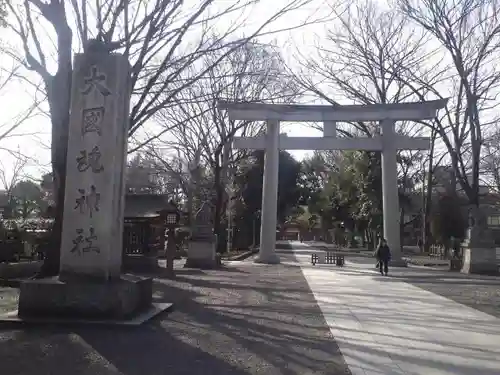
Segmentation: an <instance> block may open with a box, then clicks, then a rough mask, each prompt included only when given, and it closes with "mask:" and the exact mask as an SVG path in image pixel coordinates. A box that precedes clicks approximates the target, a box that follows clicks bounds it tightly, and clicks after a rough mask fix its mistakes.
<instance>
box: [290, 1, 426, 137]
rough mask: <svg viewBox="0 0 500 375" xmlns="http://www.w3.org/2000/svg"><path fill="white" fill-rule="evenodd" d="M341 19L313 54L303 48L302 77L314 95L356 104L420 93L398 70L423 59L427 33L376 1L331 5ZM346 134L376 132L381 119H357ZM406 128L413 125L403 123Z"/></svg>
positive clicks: (396, 100) (299, 74) (336, 102)
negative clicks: (399, 74)
mask: <svg viewBox="0 0 500 375" xmlns="http://www.w3.org/2000/svg"><path fill="white" fill-rule="evenodd" d="M331 7H332V12H333V14H334V15H335V16H336V22H335V23H333V24H332V26H329V27H328V28H327V29H326V36H325V38H324V39H321V40H319V41H318V42H317V45H316V48H315V50H316V52H315V53H314V54H313V55H310V54H308V55H304V54H303V53H302V52H300V51H299V52H298V61H299V64H300V66H301V67H302V69H300V70H299V71H297V72H296V73H295V75H296V79H297V81H298V82H299V83H300V84H301V85H302V87H303V88H304V89H306V90H308V91H309V92H310V93H311V94H312V95H313V96H314V97H315V98H317V99H319V100H321V101H323V102H326V103H329V104H331V105H334V106H335V105H339V102H340V101H349V102H351V103H356V104H375V103H384V104H385V103H401V102H405V101H411V100H412V99H414V98H415V95H414V94H413V93H412V91H411V90H410V89H408V88H407V87H405V85H404V84H402V83H401V82H399V81H398V80H397V79H396V78H397V76H396V75H395V73H394V70H396V69H399V67H401V66H405V67H407V68H408V69H411V67H412V66H414V65H416V64H417V63H418V61H419V60H420V59H421V58H422V56H421V54H422V53H421V50H420V47H421V46H422V45H423V44H424V43H425V40H424V39H422V35H421V34H422V33H420V34H419V33H418V32H417V31H416V30H412V29H410V28H409V27H408V23H407V22H406V20H405V19H404V18H403V17H400V16H399V15H398V14H396V13H395V12H393V11H390V10H381V9H380V7H379V5H378V4H376V2H373V1H371V0H365V1H357V2H353V3H348V5H347V7H346V8H339V7H338V6H337V4H332V5H331ZM349 125H350V126H349V127H348V128H347V129H345V128H344V129H345V130H347V131H344V132H342V134H344V135H347V136H351V135H352V134H353V131H354V132H356V133H361V134H363V135H365V136H372V135H373V131H374V130H375V129H377V125H376V124H371V123H362V122H360V123H353V124H349ZM403 126H404V128H405V131H406V132H418V131H420V129H419V128H418V127H417V129H414V130H412V129H411V128H410V124H404V125H403Z"/></svg>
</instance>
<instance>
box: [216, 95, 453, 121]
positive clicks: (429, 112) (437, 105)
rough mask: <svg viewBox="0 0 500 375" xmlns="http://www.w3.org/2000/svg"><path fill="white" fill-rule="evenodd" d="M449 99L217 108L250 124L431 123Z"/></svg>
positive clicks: (231, 104)
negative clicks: (361, 103) (270, 121)
mask: <svg viewBox="0 0 500 375" xmlns="http://www.w3.org/2000/svg"><path fill="white" fill-rule="evenodd" d="M447 102H448V99H439V100H431V101H423V102H411V103H391V104H366V105H357V104H356V105H337V106H332V105H303V104H264V103H251V102H229V101H222V100H221V101H219V103H218V108H219V109H221V110H227V112H228V114H229V118H230V119H231V120H248V121H266V120H277V121H303V122H322V121H347V122H350V121H382V120H394V121H405V120H407V121H411V120H429V119H432V118H434V117H436V114H437V111H438V110H439V109H442V108H444V107H445V106H446V103H447Z"/></svg>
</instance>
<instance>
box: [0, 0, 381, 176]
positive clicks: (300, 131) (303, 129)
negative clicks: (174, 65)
mask: <svg viewBox="0 0 500 375" xmlns="http://www.w3.org/2000/svg"><path fill="white" fill-rule="evenodd" d="M189 1H191V2H193V3H196V2H197V1H198V0H189ZM288 1H290V0H273V1H272V2H270V1H267V0H265V1H261V2H260V4H259V5H258V6H255V7H254V8H252V9H250V10H249V11H248V12H247V13H246V16H247V17H248V19H249V22H248V23H247V25H246V28H247V29H248V30H252V29H253V28H254V27H255V26H257V25H258V24H259V22H261V20H262V19H264V18H265V17H269V16H271V15H272V14H274V12H275V11H276V9H278V8H280V7H283V6H284V5H285V4H287V3H288ZM333 1H335V0H311V2H310V4H309V5H308V6H306V7H304V8H302V9H301V10H300V11H295V12H293V13H290V14H288V15H287V16H286V17H283V18H281V19H279V20H278V21H276V22H274V23H273V25H272V28H273V29H274V30H276V29H286V28H289V27H290V25H293V24H300V23H301V22H302V21H303V20H304V19H306V18H308V17H311V16H312V17H320V16H325V15H326V14H327V12H328V10H329V8H328V7H327V6H325V3H332V2H333ZM379 1H380V3H381V4H383V2H384V1H385V0H379ZM220 3H221V4H223V5H224V6H227V4H228V3H227V1H226V0H220ZM230 21H231V20H229V19H228V20H227V22H230ZM332 22H333V21H331V22H328V24H313V25H309V26H305V27H301V28H299V29H294V30H290V31H285V32H281V33H278V34H272V35H268V36H265V37H260V38H259V41H261V42H264V43H265V42H272V43H273V44H275V45H278V46H280V47H281V49H282V51H281V52H282V54H283V55H284V58H285V60H286V61H287V63H289V64H291V65H292V66H293V64H294V56H295V55H296V52H297V49H300V52H301V54H302V55H305V56H307V55H308V53H313V52H314V50H315V47H314V46H315V43H317V41H318V40H321V38H322V37H324V35H325V28H326V27H327V26H331V25H332ZM217 25H218V26H219V27H221V30H224V29H225V28H227V24H224V23H223V22H218V24H217ZM44 31H45V30H44ZM49 35H50V31H47V32H46V36H45V37H42V38H43V41H42V42H43V43H46V46H47V48H49V49H50V48H51V47H52V46H51V43H52V41H51V38H50V36H49ZM17 40H18V39H17V37H16V36H15V35H13V34H12V33H11V32H9V31H8V30H5V29H0V43H2V45H3V46H5V45H9V46H10V47H12V48H14V49H17V51H18V52H19V53H20V54H22V49H21V48H20V47H21V46H20V45H19V43H16V41H17ZM12 65H13V62H12V60H10V59H8V58H6V56H2V57H1V58H0V67H1V68H2V70H3V71H0V85H1V84H2V82H3V81H4V80H5V78H6V77H7V75H6V74H7V73H6V72H8V71H9V70H11V68H12ZM54 67H55V65H52V68H54ZM19 73H20V74H21V75H24V76H27V77H29V78H30V81H31V82H32V83H31V84H30V83H28V82H27V81H26V80H21V79H12V80H10V81H9V83H8V84H7V85H6V86H5V87H3V89H1V90H0V109H1V113H2V116H1V117H0V134H2V133H3V132H4V131H5V130H6V129H8V127H9V126H11V125H12V124H13V123H14V122H15V121H16V119H18V118H20V116H21V117H22V116H23V115H24V114H25V113H26V112H27V111H28V110H29V109H30V108H31V107H32V105H33V103H34V101H35V100H40V98H41V97H42V96H41V94H40V92H39V91H37V90H36V89H35V87H34V85H33V84H35V85H36V84H39V82H40V80H39V78H38V77H37V75H35V74H33V73H29V72H26V71H25V70H23V69H20V70H19ZM0 87H1V86H0ZM348 104H351V103H348ZM40 108H41V110H39V111H35V112H33V113H32V115H31V116H30V117H29V118H28V119H26V120H24V121H23V123H22V125H21V126H20V127H19V128H17V129H16V131H15V132H13V133H12V134H11V136H9V137H7V138H4V139H3V140H1V141H0V170H3V171H4V173H5V175H6V176H7V180H9V179H10V176H11V175H12V169H13V166H14V165H15V163H16V160H17V159H18V157H17V156H16V153H17V152H20V153H22V154H23V155H25V156H26V157H27V158H28V162H27V165H26V168H25V169H24V170H23V172H24V173H25V174H26V175H27V176H30V177H32V178H39V177H40V176H41V175H42V174H44V173H47V172H49V171H50V120H49V117H48V115H47V113H46V111H47V105H46V103H43V102H42V104H41V106H40ZM43 111H45V113H44V112H43ZM281 132H282V133H286V134H287V135H288V136H292V137H293V136H302V137H303V136H313V137H318V136H321V134H322V133H321V132H320V131H318V130H315V129H313V128H312V127H311V126H310V125H309V124H300V123H283V124H282V125H281ZM291 153H292V154H293V155H294V156H295V157H296V158H298V159H301V158H303V157H304V156H306V155H308V154H310V153H312V151H293V152H291ZM1 183H2V182H1V181H0V184H1Z"/></svg>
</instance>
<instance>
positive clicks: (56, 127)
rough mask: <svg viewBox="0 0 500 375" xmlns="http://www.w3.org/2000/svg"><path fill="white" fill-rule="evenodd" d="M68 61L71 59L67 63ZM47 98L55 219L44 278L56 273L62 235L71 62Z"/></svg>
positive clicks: (45, 263)
mask: <svg viewBox="0 0 500 375" xmlns="http://www.w3.org/2000/svg"><path fill="white" fill-rule="evenodd" d="M70 64H71V62H70ZM47 92H48V100H49V106H50V112H51V119H52V146H51V149H52V174H53V179H54V200H55V220H54V225H53V227H52V232H51V238H50V246H48V248H47V253H46V254H45V260H44V262H43V266H42V269H41V275H42V276H43V277H47V276H54V275H57V274H58V273H59V260H60V254H61V237H62V224H63V214H64V195H65V185H66V163H67V161H66V158H67V152H68V131H69V106H70V102H69V98H70V95H71V65H70V67H69V69H61V68H60V69H59V71H58V73H57V74H56V75H55V76H54V78H53V79H52V82H51V84H50V86H49V87H48V90H47Z"/></svg>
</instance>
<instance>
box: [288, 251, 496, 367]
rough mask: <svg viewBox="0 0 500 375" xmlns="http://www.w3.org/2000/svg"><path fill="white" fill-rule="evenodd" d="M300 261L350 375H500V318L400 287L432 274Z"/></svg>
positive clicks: (363, 263) (365, 263) (355, 262)
mask: <svg viewBox="0 0 500 375" xmlns="http://www.w3.org/2000/svg"><path fill="white" fill-rule="evenodd" d="M298 253H300V254H302V253H303V252H302V253H301V252H300V251H298ZM284 258H285V261H286V258H287V255H285V257H284ZM297 258H298V259H299V261H300V262H301V268H302V272H303V274H304V276H305V277H306V280H307V281H308V283H309V286H310V288H311V290H312V292H313V294H314V296H315V298H316V301H317V303H318V305H319V307H320V309H321V311H322V313H323V316H324V318H325V320H326V322H327V324H328V325H329V327H330V331H331V332H332V335H333V336H334V338H335V341H336V342H337V344H338V345H339V348H340V350H341V352H342V354H343V356H344V359H345V361H346V362H347V364H348V366H349V369H350V370H351V372H352V374H353V375H375V374H378V375H393V374H394V375H395V374H398V375H445V374H446V375H469V374H471V375H472V374H481V375H498V374H500V319H498V318H496V317H494V316H492V315H488V314H486V313H483V312H480V311H478V310H475V309H472V308H470V307H467V306H465V305H462V304H459V303H456V302H454V301H452V300H450V299H447V298H444V297H442V296H440V295H437V294H434V293H432V292H429V291H426V290H423V289H421V288H419V287H417V286H414V285H411V284H410V283H408V282H405V281H404V280H405V278H404V277H403V276H404V275H408V274H409V275H411V276H417V275H418V274H419V273H425V272H429V271H425V270H421V269H393V270H392V276H389V277H384V276H380V274H378V273H377V272H376V270H375V269H374V265H373V261H370V260H369V259H366V258H364V259H361V258H349V259H351V260H350V261H349V260H348V261H347V262H346V267H345V268H342V269H341V268H337V267H335V266H326V265H325V266H315V267H313V266H311V265H309V264H307V262H308V259H307V258H308V257H307V256H305V254H304V255H299V256H297ZM433 272H436V271H433ZM490 282H498V280H497V279H490Z"/></svg>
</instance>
